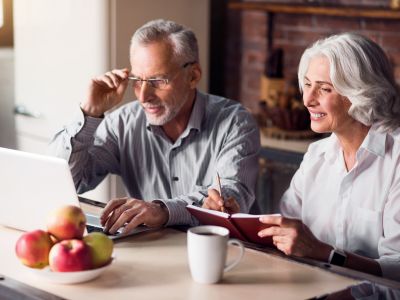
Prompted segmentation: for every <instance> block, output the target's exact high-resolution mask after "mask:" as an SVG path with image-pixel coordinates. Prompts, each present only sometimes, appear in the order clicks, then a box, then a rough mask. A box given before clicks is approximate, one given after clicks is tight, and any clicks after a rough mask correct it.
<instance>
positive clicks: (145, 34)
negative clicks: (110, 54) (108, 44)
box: [130, 19, 199, 64]
mask: <svg viewBox="0 0 400 300" xmlns="http://www.w3.org/2000/svg"><path fill="white" fill-rule="evenodd" d="M159 41H166V42H169V43H170V44H171V46H172V48H173V52H174V58H175V59H176V60H177V62H178V63H182V64H183V63H188V62H199V47H198V45H197V38H196V35H195V34H194V32H193V31H192V30H191V29H189V28H187V27H184V26H183V25H180V24H177V23H175V22H173V21H168V20H162V19H158V20H153V21H150V22H148V23H146V24H144V25H143V26H142V27H140V28H139V29H137V30H136V32H135V33H134V34H133V36H132V39H131V46H130V47H131V50H132V48H133V47H135V46H140V45H146V44H150V43H153V42H159Z"/></svg>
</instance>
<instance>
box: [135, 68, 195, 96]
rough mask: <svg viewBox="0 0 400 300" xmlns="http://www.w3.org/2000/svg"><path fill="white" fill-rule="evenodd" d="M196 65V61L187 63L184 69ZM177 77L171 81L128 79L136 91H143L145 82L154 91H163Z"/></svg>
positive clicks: (161, 79)
mask: <svg viewBox="0 0 400 300" xmlns="http://www.w3.org/2000/svg"><path fill="white" fill-rule="evenodd" d="M195 63H196V61H192V62H187V63H185V64H183V65H182V69H185V68H186V67H187V66H190V65H193V64H195ZM177 74H178V72H177V73H176V74H175V76H176V75H177ZM175 76H173V77H172V78H170V79H168V78H150V79H142V78H139V77H134V76H129V77H128V79H129V80H132V85H133V88H134V89H135V90H139V89H141V88H142V86H143V83H144V82H147V83H148V84H149V86H150V87H152V88H153V89H159V90H162V89H165V88H166V86H167V85H168V84H169V83H170V82H171V81H172V80H173V79H174V78H175Z"/></svg>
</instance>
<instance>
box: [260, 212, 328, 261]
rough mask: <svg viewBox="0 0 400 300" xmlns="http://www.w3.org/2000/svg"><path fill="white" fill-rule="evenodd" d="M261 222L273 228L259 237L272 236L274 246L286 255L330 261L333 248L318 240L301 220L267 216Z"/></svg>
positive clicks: (262, 217) (265, 230)
mask: <svg viewBox="0 0 400 300" xmlns="http://www.w3.org/2000/svg"><path fill="white" fill-rule="evenodd" d="M260 221H261V222H262V223H265V224H269V225H272V226H271V227H269V228H266V229H263V230H261V231H260V232H258V235H259V236H260V237H267V236H271V237H272V240H273V242H274V245H275V246H276V247H277V248H278V249H279V250H281V251H282V252H283V253H285V254H286V255H291V256H298V257H309V258H314V259H317V260H320V261H328V259H329V254H330V252H331V250H332V249H333V248H332V247H331V246H329V245H328V244H325V243H323V242H321V241H320V240H318V239H317V238H316V237H315V236H314V235H313V233H312V232H311V230H310V229H309V228H308V227H307V226H306V225H304V224H303V223H302V222H301V221H300V220H296V219H289V218H285V217H282V216H280V215H265V216H261V217H260Z"/></svg>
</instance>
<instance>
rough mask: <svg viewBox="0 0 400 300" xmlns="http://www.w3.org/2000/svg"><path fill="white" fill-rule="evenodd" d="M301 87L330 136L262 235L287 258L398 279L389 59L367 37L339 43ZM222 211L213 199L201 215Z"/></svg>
mask: <svg viewBox="0 0 400 300" xmlns="http://www.w3.org/2000/svg"><path fill="white" fill-rule="evenodd" d="M298 78H299V83H300V89H301V91H302V93H303V100H304V105H305V106H306V107H307V109H308V110H309V112H310V118H311V128H312V130H313V131H315V132H320V133H327V132H330V133H332V134H331V135H330V136H329V137H328V138H326V139H322V140H320V141H317V142H315V143H313V144H311V145H310V147H309V149H308V151H307V153H306V154H305V156H304V160H303V162H302V164H301V166H300V168H299V170H298V171H297V172H296V174H295V175H294V177H293V179H292V182H291V184H290V187H289V189H288V190H287V191H286V193H285V194H284V195H283V198H282V200H281V201H282V202H281V212H282V216H273V215H265V216H262V217H261V218H260V220H261V222H263V223H267V224H271V225H272V226H271V227H269V228H268V229H264V230H262V231H260V232H259V233H258V234H259V236H261V237H267V236H272V238H273V242H274V244H275V246H276V247H277V248H278V249H279V250H281V251H283V252H284V253H285V254H287V255H293V256H299V257H308V258H313V259H316V260H319V261H324V262H329V263H331V264H336V265H341V266H345V267H348V268H351V269H355V270H360V271H363V272H367V273H371V274H375V275H381V276H384V277H388V278H394V279H397V280H400V129H399V125H400V93H399V89H398V86H397V85H396V83H395V79H394V75H393V70H392V67H391V64H390V63H389V61H388V58H387V57H386V55H385V54H384V52H383V51H382V49H381V48H380V47H379V46H378V45H377V44H375V43H374V42H372V41H371V40H369V39H367V38H366V37H363V36H361V35H358V34H352V33H345V34H340V35H335V36H332V37H329V38H327V39H323V40H320V41H317V42H316V43H315V44H314V45H313V46H311V47H310V48H308V49H307V50H306V51H305V52H304V54H303V56H302V58H301V61H300V65H299V71H298ZM228 204H229V207H233V208H234V209H233V211H235V210H237V204H236V205H235V204H232V201H229V203H228ZM220 205H222V202H221V199H220V198H218V197H217V196H216V195H215V191H214V190H211V191H210V193H209V197H208V198H206V199H205V201H204V205H203V206H204V207H209V208H212V209H219V208H220V207H219V206H220ZM235 207H236V208H235Z"/></svg>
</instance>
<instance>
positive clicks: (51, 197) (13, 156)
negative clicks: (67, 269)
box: [0, 147, 149, 240]
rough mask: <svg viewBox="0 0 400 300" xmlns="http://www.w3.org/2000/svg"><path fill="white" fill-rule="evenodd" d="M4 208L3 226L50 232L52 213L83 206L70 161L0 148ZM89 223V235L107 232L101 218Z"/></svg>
mask: <svg viewBox="0 0 400 300" xmlns="http://www.w3.org/2000/svg"><path fill="white" fill-rule="evenodd" d="M82 201H84V202H86V203H89V204H95V205H96V204H97V205H98V204H99V203H100V202H97V201H91V200H87V199H84V198H83V199H82ZM0 205H1V206H0V225H3V226H7V227H12V228H16V229H19V230H24V231H30V230H34V229H44V230H46V220H47V218H48V215H49V214H50V212H51V211H53V210H55V209H57V208H59V207H61V206H64V205H76V206H79V199H78V195H77V194H76V190H75V186H74V182H73V179H72V176H71V171H70V169H69V166H68V163H67V161H66V160H64V159H61V158H56V157H51V156H45V155H40V154H34V153H29V152H23V151H19V150H12V149H7V148H1V147H0ZM86 220H87V231H88V232H92V231H103V228H102V226H101V224H100V220H99V217H98V216H96V215H93V214H86ZM147 230H149V228H148V227H146V226H139V227H138V228H136V230H134V231H133V232H131V233H130V234H128V235H122V234H121V230H120V231H119V233H117V234H114V235H111V234H109V237H110V238H111V239H113V240H116V239H119V238H123V237H127V236H131V235H132V234H137V233H139V232H143V231H147Z"/></svg>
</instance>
